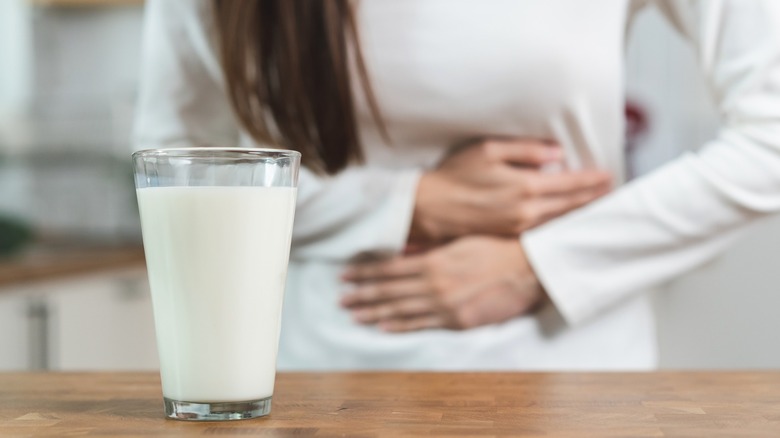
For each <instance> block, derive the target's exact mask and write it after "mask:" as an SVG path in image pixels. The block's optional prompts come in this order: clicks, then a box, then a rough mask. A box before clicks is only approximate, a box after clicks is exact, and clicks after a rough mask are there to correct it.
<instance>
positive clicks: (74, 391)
mask: <svg viewBox="0 0 780 438" xmlns="http://www.w3.org/2000/svg"><path fill="white" fill-rule="evenodd" d="M70 435H79V436H88V437H89V436H118V435H121V436H163V435H164V436H201V435H218V436H242V437H246V436H263V437H275V436H280V437H282V436H283V437H291V436H355V437H357V436H360V437H379V436H387V437H404V436H448V437H449V436H458V437H462V436H479V437H490V436H555V437H617V436H620V437H663V436H685V437H712V436H728V437H736V436H739V437H743V436H762V437H764V436H765V437H771V436H780V372H733V373H732V372H660V373H281V374H279V375H278V376H277V386H276V390H275V394H274V400H273V407H272V412H271V415H270V416H269V417H264V418H259V419H253V420H240V421H231V422H222V423H214V422H206V423H196V422H183V421H176V420H167V419H165V418H164V417H163V408H162V395H161V389H160V380H159V377H158V375H157V374H156V373H77V374H64V373H40V374H32V373H21V374H19V373H16V374H12V373H6V374H2V373H0V436H3V437H5V436H58V437H61V436H70Z"/></svg>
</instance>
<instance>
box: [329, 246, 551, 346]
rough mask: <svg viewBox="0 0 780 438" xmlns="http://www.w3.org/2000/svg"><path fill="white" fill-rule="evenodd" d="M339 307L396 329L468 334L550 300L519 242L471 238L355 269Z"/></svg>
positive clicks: (349, 274) (348, 273)
mask: <svg viewBox="0 0 780 438" xmlns="http://www.w3.org/2000/svg"><path fill="white" fill-rule="evenodd" d="M343 279H344V280H345V281H347V282H349V283H353V284H354V285H355V288H354V290H352V291H350V292H349V293H348V294H346V295H344V297H343V298H342V302H341V304H342V305H343V306H344V307H346V308H348V309H349V310H350V311H351V312H352V315H353V317H354V318H355V320H356V321H358V322H360V323H363V324H377V325H379V327H380V328H382V329H383V330H386V331H390V332H407V331H414V330H423V329H431V328H447V329H453V330H463V329H468V328H472V327H478V326H482V325H487V324H492V323H498V322H502V321H506V320H508V319H510V318H513V317H516V316H520V315H523V314H525V313H528V312H530V311H532V310H533V309H534V308H535V307H536V305H537V304H538V303H539V302H540V301H541V299H542V298H543V297H544V296H545V294H544V291H543V289H542V286H541V284H540V283H539V281H538V280H537V278H536V275H534V273H533V270H532V269H531V266H530V265H529V263H528V260H527V259H526V257H525V253H524V251H523V247H522V246H521V245H520V242H519V240H518V239H517V238H499V237H490V236H467V237H462V238H460V239H457V240H455V241H453V242H451V243H448V244H446V245H443V246H439V247H436V248H435V249H432V250H430V251H428V252H426V253H423V254H414V255H403V256H397V257H394V258H392V259H389V260H385V261H380V262H369V263H360V264H354V265H351V266H350V267H348V268H347V271H346V272H345V273H344V275H343Z"/></svg>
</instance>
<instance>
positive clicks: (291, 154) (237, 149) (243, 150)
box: [132, 146, 301, 160]
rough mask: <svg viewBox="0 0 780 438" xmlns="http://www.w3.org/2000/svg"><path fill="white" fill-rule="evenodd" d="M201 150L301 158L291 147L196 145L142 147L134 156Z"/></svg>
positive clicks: (156, 155) (180, 154) (198, 154)
mask: <svg viewBox="0 0 780 438" xmlns="http://www.w3.org/2000/svg"><path fill="white" fill-rule="evenodd" d="M200 152H225V153H232V154H236V156H241V155H246V156H251V157H255V156H257V155H258V154H274V155H277V156H281V157H288V158H299V159H300V157H301V153H300V152H298V151H294V150H291V149H274V148H241V147H213V146H202V147H197V146H196V147H172V148H153V149H142V150H139V151H136V152H133V155H132V158H133V159H134V160H135V159H137V158H147V157H158V156H164V155H167V154H168V153H171V155H173V156H179V157H187V156H195V157H197V156H201V157H202V156H203V154H200ZM188 154H191V155H188Z"/></svg>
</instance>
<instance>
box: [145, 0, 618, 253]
mask: <svg viewBox="0 0 780 438" xmlns="http://www.w3.org/2000/svg"><path fill="white" fill-rule="evenodd" d="M210 17H211V2H210V1H208V0H199V1H195V0H192V1H191V0H187V1H174V0H150V1H148V2H147V4H146V20H145V29H144V40H143V53H144V54H143V59H142V62H143V66H142V71H141V93H140V100H139V106H138V115H137V119H136V127H135V137H136V145H137V147H140V148H159V147H174V146H201V145H212V146H236V145H251V144H252V142H251V141H250V140H248V137H247V136H246V135H244V134H243V133H242V132H241V129H240V127H239V126H238V125H237V122H236V119H235V118H234V116H233V111H232V109H231V106H230V102H229V101H228V98H227V94H226V93H225V85H224V83H223V76H222V72H221V68H220V65H219V60H218V56H217V49H216V44H215V36H216V34H215V29H214V28H213V24H212V20H211V18H210ZM516 143H517V144H514V143H512V142H506V141H505V142H496V141H494V142H485V143H484V145H485V147H482V148H481V149H478V150H475V149H471V150H470V151H465V153H467V154H469V155H461V158H462V159H461V161H462V162H463V165H459V166H454V165H453V166H449V168H442V169H437V171H436V172H429V173H428V174H426V184H423V185H422V186H421V187H419V189H420V191H422V194H424V195H425V196H423V197H422V198H417V197H416V195H417V194H418V181H419V179H420V177H421V175H422V171H421V170H419V169H406V170H397V169H387V168H380V167H352V168H349V169H347V170H345V171H343V172H341V173H339V174H338V175H334V176H320V175H316V174H314V173H313V172H310V171H309V170H307V169H302V171H301V177H300V183H299V191H298V203H297V210H296V219H295V227H294V229H293V247H292V251H291V257H293V258H317V259H323V260H328V259H330V260H334V261H346V260H349V259H351V258H352V257H354V256H356V255H358V254H360V253H363V252H379V253H383V254H384V253H398V252H400V251H401V250H402V249H403V248H404V246H405V245H406V243H407V241H408V238H409V231H410V229H416V230H419V231H420V233H419V234H420V237H421V239H423V240H425V239H429V240H430V239H441V238H448V237H452V234H453V233H463V234H466V233H469V232H474V230H473V229H471V228H470V227H474V226H480V227H483V228H484V227H485V226H486V224H487V225H490V223H489V222H487V221H483V220H480V217H481V216H480V215H483V216H486V218H488V217H487V216H489V217H493V216H494V212H493V211H488V210H487V209H486V208H485V206H484V205H483V204H484V203H482V204H480V202H482V200H484V199H494V198H495V196H494V193H495V192H507V191H509V192H511V193H509V197H508V198H507V199H510V198H511V199H512V200H513V201H515V200H523V201H526V200H527V201H529V202H523V203H522V205H519V206H517V205H515V204H514V203H512V202H501V203H498V205H494V207H495V208H496V209H499V210H500V209H504V210H505V213H506V215H505V216H504V218H507V217H508V218H509V219H512V215H516V216H517V215H519V216H518V217H520V218H521V219H523V218H525V219H528V220H524V221H514V222H513V221H512V220H506V221H504V223H502V224H499V225H496V226H497V227H498V226H500V225H501V226H503V225H506V226H509V227H512V226H515V225H518V224H519V225H521V226H525V227H527V226H530V225H531V224H534V223H536V222H539V221H541V220H546V219H548V218H549V216H550V215H555V214H560V213H562V212H565V211H568V210H569V209H571V208H574V207H576V206H578V205H579V204H581V203H583V202H587V201H589V200H591V199H593V198H594V197H596V196H598V195H600V194H602V193H603V191H604V189H605V188H606V186H607V185H608V182H609V181H608V180H609V178H608V175H606V174H604V173H601V172H593V171H590V172H577V173H569V174H568V175H566V176H565V177H562V178H560V179H558V178H550V176H549V175H548V176H529V175H528V174H529V172H530V171H529V170H528V169H525V170H524V171H522V172H521V171H517V170H516V169H514V170H513V169H511V167H512V166H514V165H516V164H518V163H519V164H525V165H529V166H537V167H538V166H539V165H541V164H543V163H544V162H549V161H555V160H560V159H561V158H562V157H560V156H545V155H543V154H542V155H540V154H539V153H536V152H539V150H540V149H542V148H543V149H545V150H549V149H551V148H550V147H549V145H542V143H541V142H533V141H525V142H516ZM498 152H500V153H498ZM466 158H467V159H466ZM450 161H452V160H450ZM466 167H470V168H471V170H473V172H471V171H469V172H461V171H460V170H462V169H463V168H466ZM497 170H498V171H497ZM475 174H476V175H478V176H482V177H483V178H482V179H481V180H477V179H475V178H473V175H475ZM469 175H471V176H469ZM469 178H470V179H469ZM486 181H487V183H486ZM533 184H536V186H538V187H536V186H534V187H532V185H533ZM526 188H527V189H528V190H524V189H526ZM531 189H534V190H536V192H539V193H535V192H533V193H532V191H533V190H531ZM442 190H444V191H445V192H446V193H442ZM466 190H468V196H462V194H465V193H466ZM545 190H546V191H552V192H555V193H554V194H555V195H556V196H555V197H554V198H555V199H547V198H546V197H544V196H542V195H544V194H545V193H542V192H545ZM529 191H531V192H529ZM453 193H454V194H455V195H457V196H449V197H447V196H445V194H453ZM464 198H465V199H464ZM535 199H538V200H539V201H540V202H534V200H535ZM472 201H478V202H472ZM459 202H460V204H459V205H454V204H456V203H459ZM494 204H496V203H494ZM519 207H520V208H519ZM464 212H465V213H468V214H465V213H464ZM461 213H463V214H461ZM461 219H462V220H461ZM515 219H517V218H515ZM415 221H416V222H418V223H419V224H418V225H420V226H413V222H415ZM464 221H465V222H464ZM481 231H484V230H481ZM498 231H501V230H498Z"/></svg>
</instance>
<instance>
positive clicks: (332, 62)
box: [214, 0, 385, 174]
mask: <svg viewBox="0 0 780 438" xmlns="http://www.w3.org/2000/svg"><path fill="white" fill-rule="evenodd" d="M214 17H215V21H216V27H217V31H218V35H219V42H220V50H221V56H222V69H223V72H224V75H225V80H226V84H227V90H228V94H229V96H230V101H231V103H232V105H233V109H234V111H235V113H236V115H237V117H238V119H239V121H240V122H241V124H242V125H243V126H244V128H245V129H246V130H247V132H248V133H249V134H250V135H251V136H252V137H253V138H254V139H255V140H256V141H258V142H260V143H268V144H273V145H280V146H283V147H287V148H290V149H295V150H297V151H299V152H301V153H302V154H303V163H304V164H305V165H306V166H308V167H309V168H312V169H314V170H315V171H318V172H323V171H324V172H327V173H329V174H332V173H336V172H338V171H339V170H341V169H343V168H344V167H346V166H347V165H348V164H349V163H350V162H352V161H361V160H362V159H363V153H362V150H361V147H360V139H359V135H358V128H357V119H356V115H355V108H354V102H353V95H352V94H353V93H352V87H351V86H350V60H351V59H352V60H354V63H355V68H356V70H357V72H358V75H359V76H360V78H359V79H360V81H361V82H360V84H361V86H362V90H363V92H364V93H365V96H366V100H367V102H368V104H369V107H370V109H371V113H372V115H373V117H374V119H375V121H376V122H377V123H378V124H379V126H380V129H381V130H382V132H383V133H384V132H385V131H384V126H383V125H382V122H381V118H380V116H379V110H378V107H377V104H376V100H375V99H374V96H373V94H372V92H371V88H370V84H369V82H368V74H367V72H366V68H365V64H364V62H363V58H362V56H361V52H360V44H359V41H358V34H357V27H356V23H355V16H354V13H353V9H352V6H351V5H350V2H349V1H348V0H214Z"/></svg>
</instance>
